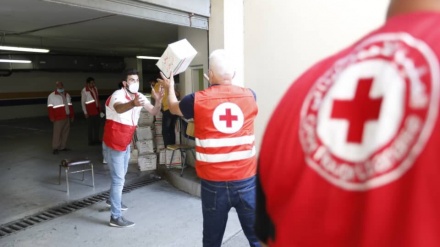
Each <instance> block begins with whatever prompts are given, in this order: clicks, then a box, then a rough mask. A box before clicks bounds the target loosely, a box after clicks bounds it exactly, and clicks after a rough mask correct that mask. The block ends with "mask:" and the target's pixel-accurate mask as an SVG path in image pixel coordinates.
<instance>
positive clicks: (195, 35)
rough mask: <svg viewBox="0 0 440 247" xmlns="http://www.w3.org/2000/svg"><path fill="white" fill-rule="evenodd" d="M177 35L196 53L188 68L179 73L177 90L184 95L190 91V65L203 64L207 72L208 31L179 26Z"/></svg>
mask: <svg viewBox="0 0 440 247" xmlns="http://www.w3.org/2000/svg"><path fill="white" fill-rule="evenodd" d="M178 37H179V40H181V39H187V40H188V42H189V43H190V44H191V45H192V46H193V47H194V49H196V51H197V55H196V56H195V57H194V59H193V61H192V62H191V64H190V66H189V68H188V69H187V70H186V71H185V72H183V73H181V74H180V75H179V85H178V90H179V91H180V94H181V95H182V96H184V95H187V94H189V93H192V90H191V89H192V87H191V85H192V84H191V67H194V66H203V71H204V72H205V73H208V56H209V54H208V31H206V30H202V29H195V28H188V27H179V28H178ZM205 83H206V82H205ZM206 85H207V84H206Z"/></svg>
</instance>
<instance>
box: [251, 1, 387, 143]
mask: <svg viewBox="0 0 440 247" xmlns="http://www.w3.org/2000/svg"><path fill="white" fill-rule="evenodd" d="M243 1H244V77H245V81H246V86H247V87H250V88H252V89H254V90H255V91H256V94H257V99H258V107H259V114H258V117H257V120H256V138H257V139H256V141H257V145H258V146H259V145H260V144H261V139H262V135H263V131H264V128H265V126H266V124H267V121H268V120H269V118H270V116H271V113H272V111H273V110H274V108H275V107H276V105H277V103H278V101H279V100H280V99H281V97H282V96H283V94H284V92H285V91H286V89H287V88H288V87H289V86H290V85H291V83H292V82H293V81H294V79H295V78H297V77H298V76H299V75H300V74H301V73H303V72H304V71H305V70H306V69H307V68H308V67H309V66H311V65H312V64H313V63H315V62H317V61H319V60H320V59H323V58H324V57H326V56H328V55H331V54H333V53H335V52H337V51H338V50H339V49H341V48H343V47H344V46H346V45H349V44H350V43H352V42H354V41H356V40H358V39H360V38H361V37H362V36H363V35H365V34H366V33H368V32H370V31H372V30H373V29H375V28H377V27H379V26H380V25H382V24H383V23H384V20H385V14H386V8H387V6H388V3H389V1H382V0H358V1H351V0H333V1H327V0H311V1H301V0H291V1H285V0H271V1H253V0H243Z"/></svg>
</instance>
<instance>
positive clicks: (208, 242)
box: [201, 176, 260, 247]
mask: <svg viewBox="0 0 440 247" xmlns="http://www.w3.org/2000/svg"><path fill="white" fill-rule="evenodd" d="M255 183H256V176H253V177H251V178H248V179H244V180H239V181H228V182H214V181H208V180H203V179H202V180H201V187H202V188H201V189H202V191H201V197H202V212H203V247H220V246H221V244H222V239H223V235H224V233H225V228H226V222H227V221H228V213H229V210H230V209H231V208H232V207H234V208H235V210H236V211H237V214H238V219H239V220H240V224H241V228H242V229H243V232H244V235H246V237H247V239H248V241H249V245H250V246H252V247H257V246H260V243H259V242H258V239H257V236H256V234H255V232H254V223H255V204H256V202H255V200H256V199H255V196H256V184H255Z"/></svg>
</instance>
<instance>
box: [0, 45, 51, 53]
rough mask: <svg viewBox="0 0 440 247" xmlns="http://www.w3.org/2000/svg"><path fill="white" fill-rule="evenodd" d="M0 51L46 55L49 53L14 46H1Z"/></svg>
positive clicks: (45, 50) (46, 50)
mask: <svg viewBox="0 0 440 247" xmlns="http://www.w3.org/2000/svg"><path fill="white" fill-rule="evenodd" d="M0 50H5V51H27V52H39V53H48V52H49V50H48V49H39V48H27V47H15V46H3V45H0Z"/></svg>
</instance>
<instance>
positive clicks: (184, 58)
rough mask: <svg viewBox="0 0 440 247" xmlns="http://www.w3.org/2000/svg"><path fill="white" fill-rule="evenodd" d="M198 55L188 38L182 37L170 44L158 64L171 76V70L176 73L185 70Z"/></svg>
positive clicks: (161, 69)
mask: <svg viewBox="0 0 440 247" xmlns="http://www.w3.org/2000/svg"><path fill="white" fill-rule="evenodd" d="M196 55H197V51H196V50H195V49H194V47H192V46H191V44H190V43H189V42H188V40H186V39H182V40H179V41H177V42H174V43H171V44H169V45H168V47H167V49H165V52H164V53H163V54H162V56H161V57H160V59H159V61H157V63H156V66H157V67H158V68H159V69H160V71H162V73H164V75H165V76H166V77H167V78H169V77H170V73H171V71H172V72H173V74H174V75H177V74H179V73H181V72H183V71H185V70H186V68H188V66H189V64H190V63H191V61H192V60H193V58H194V57H195V56H196Z"/></svg>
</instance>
